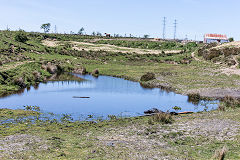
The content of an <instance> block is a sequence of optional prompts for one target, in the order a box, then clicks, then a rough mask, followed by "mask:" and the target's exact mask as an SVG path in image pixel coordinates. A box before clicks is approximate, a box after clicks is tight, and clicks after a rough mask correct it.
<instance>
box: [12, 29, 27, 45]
mask: <svg viewBox="0 0 240 160" xmlns="http://www.w3.org/2000/svg"><path fill="white" fill-rule="evenodd" d="M15 40H16V41H18V42H22V43H25V42H26V41H27V40H28V37H27V34H26V33H25V32H24V31H23V30H20V31H18V33H17V34H16V36H15Z"/></svg>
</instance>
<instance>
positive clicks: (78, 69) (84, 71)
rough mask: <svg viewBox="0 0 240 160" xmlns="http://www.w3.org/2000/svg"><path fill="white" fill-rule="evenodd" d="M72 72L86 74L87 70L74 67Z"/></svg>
mask: <svg viewBox="0 0 240 160" xmlns="http://www.w3.org/2000/svg"><path fill="white" fill-rule="evenodd" d="M73 73H77V74H86V73H87V70H86V68H84V67H82V68H74V70H73Z"/></svg>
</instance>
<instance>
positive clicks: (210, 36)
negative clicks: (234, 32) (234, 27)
mask: <svg viewBox="0 0 240 160" xmlns="http://www.w3.org/2000/svg"><path fill="white" fill-rule="evenodd" d="M204 38H208V39H221V40H228V38H227V36H226V35H223V34H205V35H204Z"/></svg>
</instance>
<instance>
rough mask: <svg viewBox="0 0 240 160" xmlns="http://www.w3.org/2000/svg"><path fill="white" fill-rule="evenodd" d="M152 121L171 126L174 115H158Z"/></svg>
mask: <svg viewBox="0 0 240 160" xmlns="http://www.w3.org/2000/svg"><path fill="white" fill-rule="evenodd" d="M152 120H153V121H154V122H160V123H163V124H171V123H172V122H173V118H172V115H171V114H169V113H157V114H155V115H153V116H152Z"/></svg>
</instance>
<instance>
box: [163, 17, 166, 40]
mask: <svg viewBox="0 0 240 160" xmlns="http://www.w3.org/2000/svg"><path fill="white" fill-rule="evenodd" d="M166 20H167V18H166V17H163V39H165V35H166Z"/></svg>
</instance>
